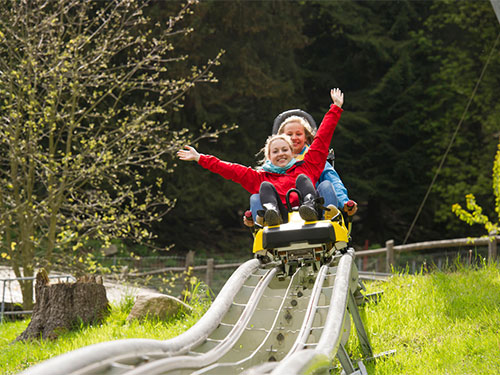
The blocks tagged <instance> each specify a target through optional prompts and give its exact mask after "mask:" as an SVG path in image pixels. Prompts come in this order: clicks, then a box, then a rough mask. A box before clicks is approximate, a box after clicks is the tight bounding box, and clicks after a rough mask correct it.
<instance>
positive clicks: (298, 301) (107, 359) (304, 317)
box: [23, 249, 372, 375]
mask: <svg viewBox="0 0 500 375" xmlns="http://www.w3.org/2000/svg"><path fill="white" fill-rule="evenodd" d="M353 258H354V250H352V249H350V250H349V251H348V252H347V253H346V254H343V255H337V256H336V257H334V260H333V265H324V266H322V267H321V269H320V270H319V271H316V272H315V271H314V268H313V266H308V267H300V268H298V269H297V270H296V272H295V273H294V275H293V276H291V277H287V278H285V280H283V279H281V278H278V277H276V269H275V268H271V269H270V270H268V271H266V270H264V269H261V268H259V262H258V261H257V260H251V261H248V262H246V263H245V264H243V265H242V266H240V268H238V270H237V271H235V273H234V274H233V275H232V276H231V278H230V279H229V280H228V281H227V282H226V285H225V286H224V288H223V289H222V290H221V292H220V294H219V296H218V297H217V298H216V300H215V301H214V303H213V304H212V307H211V308H210V309H209V310H208V311H207V313H206V314H205V315H204V316H203V317H202V318H201V319H200V321H199V322H198V323H196V324H195V325H194V326H193V327H192V328H191V329H189V330H188V331H186V332H185V333H183V334H181V335H179V336H178V337H176V338H173V339H171V340H167V341H156V340H144V339H133V340H119V341H115V342H109V343H103V344H97V345H92V346H90V347H87V348H83V349H79V350H76V351H74V352H71V353H68V354H66V355H62V356H60V357H57V358H54V359H52V360H49V361H47V362H44V363H42V364H40V365H38V366H34V367H33V368H30V369H28V370H26V371H25V372H24V373H23V374H24V375H46V374H67V375H77V374H78V375H87V374H88V375H90V374H103V375H111V374H123V375H144V374H148V375H149V374H151V375H155V374H176V375H187V374H197V375H201V374H217V375H221V374H237V373H239V374H245V375H251V374H270V373H272V374H286V375H292V374H312V373H314V374H321V373H324V374H327V373H329V371H330V369H331V366H332V361H333V360H334V359H335V357H337V358H338V359H339V360H340V363H341V365H342V367H343V369H344V371H345V373H347V374H354V373H356V374H364V373H365V372H363V371H361V372H360V370H355V369H354V366H353V364H352V362H351V360H350V358H349V356H348V355H347V352H346V351H345V349H344V344H345V343H346V341H347V338H348V336H349V331H350V322H351V317H352V319H353V321H354V324H355V327H356V330H357V333H358V337H359V339H360V343H361V349H362V351H363V355H364V356H365V357H369V356H371V355H372V353H371V347H370V344H369V342H368V337H367V335H366V332H365V331H364V327H363V325H362V323H361V319H360V317H359V312H358V310H357V304H356V301H355V298H354V293H355V292H356V290H357V288H358V287H359V280H358V272H357V269H356V267H355V264H354V261H353ZM313 284H314V285H313ZM360 367H361V366H360Z"/></svg>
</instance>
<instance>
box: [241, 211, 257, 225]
mask: <svg viewBox="0 0 500 375" xmlns="http://www.w3.org/2000/svg"><path fill="white" fill-rule="evenodd" d="M243 224H245V226H247V227H249V228H252V227H253V226H254V225H255V223H254V222H253V217H252V212H251V211H250V210H247V211H245V214H244V215H243Z"/></svg>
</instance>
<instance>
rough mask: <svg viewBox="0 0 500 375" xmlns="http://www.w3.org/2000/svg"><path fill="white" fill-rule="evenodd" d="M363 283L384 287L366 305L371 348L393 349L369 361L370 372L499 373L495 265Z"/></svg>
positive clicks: (499, 299)
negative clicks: (372, 363) (374, 361)
mask: <svg viewBox="0 0 500 375" xmlns="http://www.w3.org/2000/svg"><path fill="white" fill-rule="evenodd" d="M367 288H368V290H369V291H376V290H381V289H383V290H384V294H383V297H382V299H381V300H380V302H379V303H378V304H370V305H367V306H366V307H365V308H364V316H365V317H366V325H367V329H368V331H369V334H370V339H371V342H372V346H373V349H374V352H375V354H377V353H381V352H385V351H388V350H396V354H395V355H394V356H390V357H387V358H386V359H385V360H381V361H378V362H377V364H376V366H370V367H371V369H372V371H373V374H394V373H398V374H425V375H430V374H440V375H441V374H497V373H498V369H499V368H500V346H499V344H500V335H499V331H500V314H499V307H500V272H499V268H498V265H496V264H494V265H484V266H483V267H471V268H467V267H462V268H461V269H459V270H458V271H455V272H449V273H448V272H446V273H445V272H433V273H430V274H420V275H415V276H410V275H404V274H403V275H396V276H393V277H392V278H391V279H390V281H389V282H387V283H384V282H371V283H368V284H367Z"/></svg>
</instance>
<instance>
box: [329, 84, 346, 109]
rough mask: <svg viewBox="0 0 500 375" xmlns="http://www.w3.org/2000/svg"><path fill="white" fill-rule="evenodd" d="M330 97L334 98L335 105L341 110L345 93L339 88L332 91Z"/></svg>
mask: <svg viewBox="0 0 500 375" xmlns="http://www.w3.org/2000/svg"><path fill="white" fill-rule="evenodd" d="M330 96H331V97H332V101H333V104H335V105H336V106H337V107H339V108H342V104H344V93H343V92H342V91H340V89H338V88H337V89H331V90H330Z"/></svg>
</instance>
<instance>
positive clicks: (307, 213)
mask: <svg viewBox="0 0 500 375" xmlns="http://www.w3.org/2000/svg"><path fill="white" fill-rule="evenodd" d="M299 215H300V217H301V218H302V220H305V221H316V220H318V212H317V211H316V210H315V209H314V208H313V207H311V206H310V205H307V204H303V205H302V206H300V207H299Z"/></svg>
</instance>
